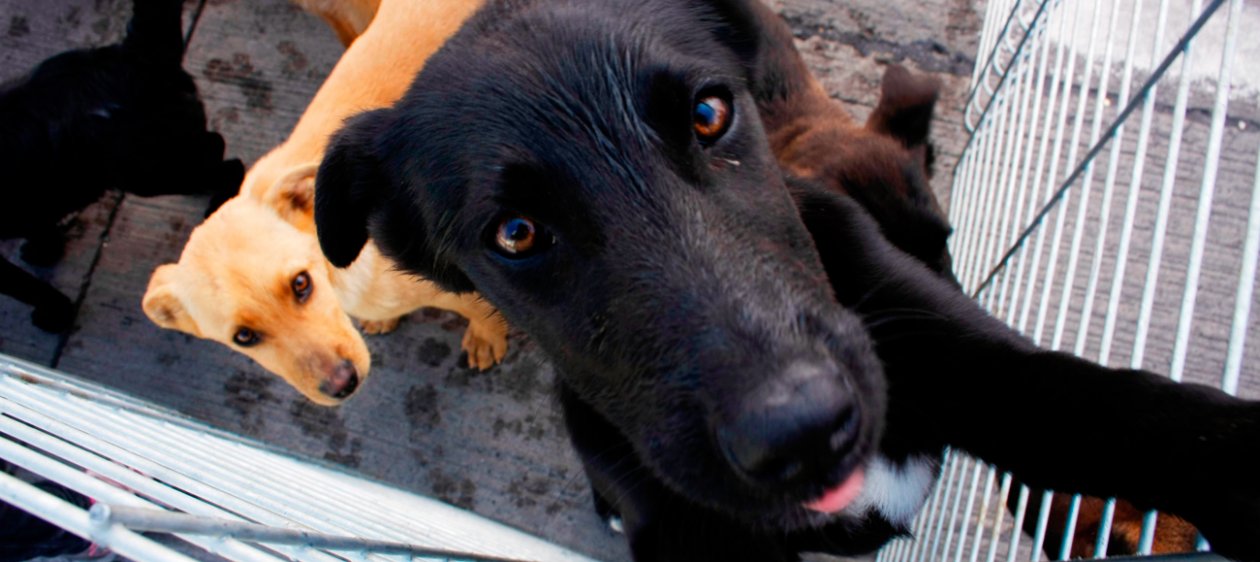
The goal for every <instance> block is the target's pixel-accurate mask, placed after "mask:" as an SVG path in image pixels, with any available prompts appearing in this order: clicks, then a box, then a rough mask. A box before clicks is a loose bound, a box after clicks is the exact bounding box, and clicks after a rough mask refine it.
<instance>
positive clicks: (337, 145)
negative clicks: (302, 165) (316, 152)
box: [315, 109, 389, 267]
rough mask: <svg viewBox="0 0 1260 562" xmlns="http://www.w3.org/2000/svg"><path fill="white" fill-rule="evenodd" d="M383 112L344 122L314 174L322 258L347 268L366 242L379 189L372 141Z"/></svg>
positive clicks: (385, 115)
mask: <svg viewBox="0 0 1260 562" xmlns="http://www.w3.org/2000/svg"><path fill="white" fill-rule="evenodd" d="M388 115H389V110H388V109H381V110H376V111H369V112H366V113H361V114H359V115H357V116H355V117H352V118H350V119H349V120H347V121H346V125H345V126H344V127H342V129H341V130H340V131H338V132H337V134H336V135H335V136H334V137H333V139H332V141H331V142H330V143H329V145H328V150H327V151H326V152H324V161H323V162H322V163H320V165H319V173H318V175H317V176H316V178H315V185H316V186H318V188H317V189H316V190H315V231H316V233H317V234H318V236H319V246H320V248H322V249H323V250H324V255H325V256H326V257H327V258H328V261H329V262H331V263H332V264H333V265H335V266H337V267H349V265H350V264H351V263H354V260H355V259H356V258H358V257H359V252H361V251H362V250H363V246H364V245H365V244H367V241H368V219H369V218H370V217H371V215H372V213H373V211H375V210H376V207H377V205H378V203H379V199H380V197H381V193H382V190H383V189H384V188H385V185H384V184H385V182H386V181H387V180H386V179H385V174H384V173H383V170H382V169H381V164H380V161H379V160H378V159H377V157H376V154H375V150H376V147H375V144H376V143H375V139H376V134H377V131H379V130H380V129H381V128H382V127H383V126H384V124H385V122H386V121H387V119H388Z"/></svg>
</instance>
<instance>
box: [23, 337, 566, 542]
mask: <svg viewBox="0 0 1260 562" xmlns="http://www.w3.org/2000/svg"><path fill="white" fill-rule="evenodd" d="M139 437H142V438H139ZM0 458H3V459H6V460H8V461H10V462H12V463H13V464H15V465H17V466H20V467H22V468H23V469H25V470H27V471H29V472H30V473H32V474H34V475H36V476H38V477H42V478H46V479H49V480H52V481H55V482H57V483H59V484H62V485H64V486H66V487H68V488H70V489H71V490H74V491H76V492H78V493H81V494H84V495H86V496H88V497H91V498H94V499H95V500H96V501H97V503H96V505H95V506H93V508H92V511H91V513H89V512H88V511H85V510H84V509H81V508H79V507H77V506H74V505H71V504H69V503H67V502H65V501H62V500H59V499H58V498H55V497H53V496H51V495H49V494H47V493H45V492H43V491H41V490H40V489H38V488H35V487H33V486H31V485H30V484H28V483H26V482H24V481H22V480H19V479H17V478H14V477H12V476H9V475H7V474H0V499H3V500H4V501H6V502H8V503H11V504H13V505H16V506H18V507H20V508H22V509H26V510H28V511H31V512H32V513H34V514H35V515H37V516H39V517H41V518H44V519H46V520H49V521H52V522H54V523H55V524H57V525H59V526H62V527H64V528H66V529H67V530H69V531H71V532H73V533H75V534H77V535H79V536H81V537H84V538H88V539H90V540H92V541H93V542H96V543H99V544H101V545H102V546H107V547H109V548H111V549H113V550H114V551H116V552H118V553H119V554H122V555H124V556H127V557H128V558H130V559H132V560H137V561H141V562H143V561H150V560H152V561H167V560H191V558H188V557H187V556H186V555H185V554H184V553H192V552H196V551H197V549H201V550H205V551H207V552H210V553H213V554H214V555H217V556H218V557H220V558H223V559H228V560H245V561H250V562H264V561H271V560H311V561H316V562H331V561H336V560H470V561H483V560H484V561H509V560H512V561H518V560H519V561H523V560H538V561H543V560H556V561H585V560H590V559H589V558H586V557H584V556H581V555H578V554H576V553H573V552H570V551H568V550H566V549H563V548H561V547H558V546H556V545H552V544H550V543H547V542H545V541H543V540H540V539H537V538H534V537H531V536H529V535H526V534H525V533H522V532H520V531H517V530H515V529H511V528H509V527H507V526H504V525H502V524H499V523H495V522H493V521H490V520H488V519H484V518H482V517H479V516H476V515H473V514H472V513H469V512H467V511H464V510H461V509H458V508H455V507H451V506H448V505H445V504H442V503H440V502H437V501H435V500H431V499H428V498H423V497H420V496H416V495H413V494H409V493H406V492H403V491H401V490H397V489H394V488H391V487H389V486H385V485H382V484H378V483H375V482H372V481H369V480H365V479H363V478H360V477H356V476H353V475H351V474H349V473H346V472H343V471H341V470H339V469H337V468H334V467H331V466H330V465H324V464H322V463H318V462H315V461H306V460H302V459H298V458H295V457H293V456H291V455H288V454H285V453H283V452H282V451H279V450H276V449H273V448H269V447H267V446H265V445H261V444H258V443H253V442H249V441H245V440H243V439H241V438H239V437H236V436H233V435H231V434H228V433H225V432H221V431H218V430H215V429H212V428H209V427H207V426H204V425H202V424H200V423H197V422H194V421H192V420H189V419H186V418H183V417H181V416H179V415H177V414H173V413H171V412H169V411H167V410H163V409H161V408H159V407H155V406H151V405H148V404H145V403H143V402H140V401H138V400H135V399H132V398H128V397H126V396H124V395H120V394H117V393H114V392H112V391H110V390H108V389H105V388H103V387H99V386H96V385H92V384H89V383H86V382H82V381H78V380H76V379H74V378H72V377H68V376H66V375H62V374H59V373H55V372H53V371H49V370H47V369H43V368H41V367H38V366H35V365H32V364H29V363H26V362H23V361H20V360H16V359H10V358H7V357H3V356H0ZM307 490H320V491H321V492H320V493H319V494H311V493H309V492H307ZM141 531H148V532H160V533H164V534H169V535H172V536H174V537H177V538H178V539H181V540H182V541H183V542H182V543H177V544H179V545H180V546H179V548H178V550H173V549H172V548H171V546H169V545H163V544H157V543H155V542H153V541H151V540H149V539H147V538H146V537H145V536H144V535H141V534H139V533H140V532H141Z"/></svg>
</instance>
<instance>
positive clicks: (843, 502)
mask: <svg viewBox="0 0 1260 562" xmlns="http://www.w3.org/2000/svg"><path fill="white" fill-rule="evenodd" d="M865 480H866V471H865V470H863V469H861V468H858V469H857V470H854V471H853V474H850V475H849V477H848V478H846V479H845V480H844V482H841V483H839V484H837V485H836V487H834V488H831V489H829V490H827V491H826V492H823V495H822V497H820V498H818V499H816V500H813V501H811V502H807V503H805V509H810V510H813V511H817V512H820V513H836V512H838V511H840V510H842V509H844V508H846V507H848V506H849V504H851V503H853V500H855V499H857V497H858V494H860V493H862V482H863V481H865Z"/></svg>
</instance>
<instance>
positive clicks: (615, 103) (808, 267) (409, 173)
mask: <svg viewBox="0 0 1260 562" xmlns="http://www.w3.org/2000/svg"><path fill="white" fill-rule="evenodd" d="M546 8H547V9H545V10H544V9H540V8H539V7H536V6H531V5H528V4H527V3H506V5H495V6H491V7H489V8H486V9H484V10H483V11H482V12H481V13H480V14H479V15H478V16H477V17H476V18H474V19H473V20H472V21H470V23H469V24H467V25H466V26H465V28H464V29H463V31H461V32H460V33H459V34H458V35H456V36H455V37H454V38H453V39H452V40H451V41H450V42H448V43H447V45H446V46H445V47H444V48H443V49H442V50H441V51H440V52H439V53H438V54H437V55H435V56H434V58H433V59H431V60H430V61H429V62H428V64H427V66H426V68H425V69H424V71H423V72H422V73H421V74H420V76H419V77H418V78H417V80H416V82H415V84H414V85H413V87H412V89H411V91H410V92H409V93H408V94H407V96H406V97H405V98H404V99H403V100H402V101H401V102H400V103H398V104H397V105H396V106H395V107H394V108H391V109H385V110H379V111H375V112H371V113H368V114H364V115H361V116H359V117H357V118H355V119H353V120H352V121H350V122H349V124H348V125H347V126H346V127H345V129H344V130H343V131H341V132H340V133H339V134H338V135H337V136H336V137H335V139H334V141H333V142H332V144H331V148H330V149H329V151H328V154H327V156H326V158H325V160H324V162H323V165H322V167H321V169H320V172H319V176H318V180H317V184H318V186H319V187H318V189H317V201H316V221H317V224H318V230H319V238H320V243H321V245H322V246H323V248H324V251H325V253H326V254H327V255H328V257H329V259H330V260H331V261H332V262H333V263H334V264H336V265H340V266H345V265H348V264H349V263H351V261H352V260H353V259H354V258H355V257H356V256H357V254H358V253H359V251H360V249H361V247H362V246H363V245H364V244H365V243H366V241H367V239H368V237H369V235H370V236H371V237H372V238H373V239H374V240H375V242H376V243H377V244H378V245H379V246H380V247H381V248H382V250H383V251H384V252H385V253H387V254H388V255H389V256H391V257H392V258H394V259H395V260H397V261H398V262H399V263H400V264H401V265H402V266H403V267H404V268H406V269H407V270H409V271H412V272H414V273H418V274H420V275H423V276H425V277H428V278H430V279H432V280H434V281H436V282H438V283H439V284H441V285H442V286H444V287H446V288H448V289H451V290H456V291H469V290H473V289H475V290H477V291H479V292H480V293H481V294H482V295H484V296H485V297H486V298H487V299H488V300H490V301H491V302H492V303H494V304H495V306H497V307H498V308H499V309H500V310H502V311H503V313H504V314H505V315H506V316H507V317H508V319H509V320H510V321H511V322H513V323H514V324H515V325H517V326H519V327H521V328H523V329H524V330H525V331H526V332H527V333H529V334H530V335H531V336H532V337H533V339H534V340H535V341H537V342H538V344H539V345H541V346H542V347H543V348H544V349H545V350H546V351H547V353H548V354H549V355H550V357H551V358H552V360H553V361H554V363H555V366H556V369H557V371H558V373H559V375H560V377H561V380H562V382H563V383H564V384H565V385H566V386H568V387H569V388H570V389H571V390H572V391H573V392H574V393H576V395H577V396H579V397H580V399H581V400H582V401H584V402H586V403H588V404H589V405H591V406H592V407H593V408H594V409H595V410H597V411H598V412H599V413H600V414H601V415H602V416H603V417H605V418H606V419H607V420H608V421H610V422H611V423H612V424H614V425H615V426H616V427H617V428H619V430H620V431H621V432H622V433H623V434H624V436H625V437H626V438H627V439H628V440H629V442H630V443H632V444H633V446H634V448H635V450H636V453H637V455H638V456H639V457H640V460H641V461H642V462H643V464H645V465H646V466H648V467H650V469H651V470H652V471H653V472H654V473H655V475H656V476H657V477H658V478H659V479H661V480H662V481H664V482H665V483H666V484H667V485H669V486H670V487H671V488H673V489H674V490H675V491H676V492H678V493H679V494H682V495H683V496H685V497H687V498H690V499H691V500H693V501H695V502H697V503H700V504H703V505H707V506H710V507H712V508H714V509H718V510H721V511H723V512H725V513H729V514H731V515H733V516H736V517H739V518H741V519H743V520H745V521H750V522H754V523H761V524H766V525H771V526H775V527H777V528H794V527H798V526H801V525H806V524H810V523H817V522H820V521H822V520H823V518H824V516H822V515H819V514H818V513H817V511H819V510H821V511H835V510H837V509H839V507H841V506H842V505H843V504H844V503H846V502H847V501H849V500H850V499H852V495H853V494H854V493H856V489H855V488H856V487H858V484H857V483H858V482H860V477H858V476H857V475H860V473H861V466H862V464H863V463H864V462H865V460H866V459H867V458H868V456H869V454H870V453H871V452H872V451H873V449H874V448H875V446H876V444H877V443H878V439H879V433H880V427H881V421H880V420H882V418H883V410H884V388H883V378H882V374H881V371H880V367H879V364H878V363H877V360H876V358H875V356H874V354H873V351H872V349H871V344H870V341H869V339H868V337H867V335H866V333H865V331H864V330H863V328H862V326H861V324H860V322H859V320H858V318H857V317H856V316H855V315H854V314H852V313H851V312H849V311H846V310H845V309H843V308H841V307H840V306H838V305H837V304H836V303H835V300H834V298H833V295H832V293H831V289H830V285H829V282H828V278H827V276H826V274H825V273H824V272H823V270H822V267H821V266H820V263H819V258H818V255H817V253H816V250H815V249H814V245H813V242H812V240H811V238H810V235H809V233H808V232H807V231H806V230H805V228H804V226H803V225H802V223H801V219H800V218H799V216H798V213H797V210H796V208H795V207H794V205H793V202H792V200H791V198H790V197H789V195H788V192H787V190H786V188H785V186H784V183H783V179H782V176H781V172H780V170H779V167H778V165H777V164H776V161H775V158H774V156H773V155H772V154H771V153H770V150H769V148H768V145H767V142H766V139H765V133H764V131H763V129H762V125H761V123H760V120H759V119H758V114H757V108H756V106H755V105H754V101H753V99H752V96H751V95H750V94H749V87H748V84H747V80H748V78H747V69H748V64H747V61H746V60H743V59H742V58H741V56H742V55H741V50H742V47H741V45H742V43H741V41H740V39H739V37H738V35H737V34H735V33H731V32H729V30H726V29H724V28H723V26H724V24H723V21H724V19H723V18H724V17H725V16H724V15H723V14H720V13H716V12H714V13H709V12H707V11H696V10H698V8H695V7H694V6H693V7H686V5H685V3H680V2H674V1H672V0H670V1H664V0H662V1H659V2H658V1H652V2H592V1H589V0H574V1H572V2H564V1H561V2H551V3H548V4H547V5H546ZM627 12H633V13H627ZM820 500H821V501H820ZM806 504H811V505H812V506H813V507H814V509H813V510H810V509H807V508H806V507H805V505H806Z"/></svg>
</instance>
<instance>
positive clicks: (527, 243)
mask: <svg viewBox="0 0 1260 562" xmlns="http://www.w3.org/2000/svg"><path fill="white" fill-rule="evenodd" d="M537 238H538V227H537V226H535V225H534V221H531V220H529V219H527V218H525V217H520V216H515V217H508V218H506V219H503V222H501V223H499V232H498V233H497V234H495V237H494V242H495V244H497V245H498V246H499V249H500V250H501V251H502V252H503V253H504V254H505V255H507V256H512V257H520V256H523V255H525V254H527V253H529V251H530V250H532V249H534V246H535V243H536V241H537Z"/></svg>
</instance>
